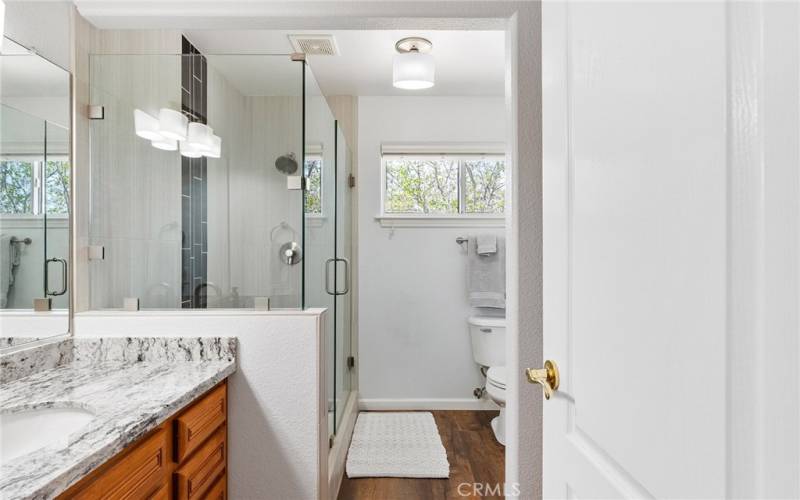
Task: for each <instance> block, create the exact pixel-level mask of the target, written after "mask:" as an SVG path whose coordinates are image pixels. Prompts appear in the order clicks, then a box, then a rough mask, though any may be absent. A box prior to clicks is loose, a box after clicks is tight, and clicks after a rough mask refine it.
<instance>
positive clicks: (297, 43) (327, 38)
mask: <svg viewBox="0 0 800 500" xmlns="http://www.w3.org/2000/svg"><path fill="white" fill-rule="evenodd" d="M289 41H290V42H292V47H293V48H294V51H295V52H301V53H303V54H306V55H308V56H338V55H339V48H338V47H336V40H335V39H334V38H333V35H289Z"/></svg>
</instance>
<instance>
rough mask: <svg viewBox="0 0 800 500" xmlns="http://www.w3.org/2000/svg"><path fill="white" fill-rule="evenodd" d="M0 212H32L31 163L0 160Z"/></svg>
mask: <svg viewBox="0 0 800 500" xmlns="http://www.w3.org/2000/svg"><path fill="white" fill-rule="evenodd" d="M0 213H4V214H32V213H33V163H31V162H27V161H20V160H2V161H0Z"/></svg>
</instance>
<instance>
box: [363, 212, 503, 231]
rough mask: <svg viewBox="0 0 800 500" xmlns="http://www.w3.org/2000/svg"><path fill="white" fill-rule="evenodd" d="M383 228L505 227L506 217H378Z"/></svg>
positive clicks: (377, 219)
mask: <svg viewBox="0 0 800 500" xmlns="http://www.w3.org/2000/svg"><path fill="white" fill-rule="evenodd" d="M375 220H376V221H378V222H379V223H380V225H381V227H387V228H392V229H394V228H396V227H505V225H506V219H505V217H504V216H502V215H501V216H482V215H452V216H447V215H377V216H375Z"/></svg>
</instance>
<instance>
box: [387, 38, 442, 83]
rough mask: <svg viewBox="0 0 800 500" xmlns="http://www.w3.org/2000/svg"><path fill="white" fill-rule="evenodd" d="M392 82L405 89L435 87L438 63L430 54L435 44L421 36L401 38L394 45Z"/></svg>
mask: <svg viewBox="0 0 800 500" xmlns="http://www.w3.org/2000/svg"><path fill="white" fill-rule="evenodd" d="M394 48H395V50H396V51H397V54H395V56H394V63H393V68H392V82H393V84H394V86H395V87H397V88H399V89H405V90H420V89H428V88H431V87H433V84H434V73H435V69H436V64H435V61H434V59H433V56H432V55H431V54H430V52H431V50H433V44H432V43H431V42H430V40H428V39H426V38H420V37H409V38H403V39H402V40H399V41H398V42H397V43H396V44H395V45H394Z"/></svg>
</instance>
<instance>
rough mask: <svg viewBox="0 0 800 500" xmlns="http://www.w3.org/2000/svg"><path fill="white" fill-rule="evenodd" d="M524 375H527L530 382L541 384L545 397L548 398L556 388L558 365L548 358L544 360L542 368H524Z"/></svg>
mask: <svg viewBox="0 0 800 500" xmlns="http://www.w3.org/2000/svg"><path fill="white" fill-rule="evenodd" d="M525 375H527V376H528V382H530V383H531V384H539V385H541V386H542V389H543V390H544V398H545V399H550V396H552V395H553V393H554V392H555V391H556V390H557V389H558V382H559V380H558V365H557V364H556V362H555V361H550V360H549V359H548V360H547V361H545V362H544V368H540V369H538V370H535V369H533V368H528V369H527V370H525Z"/></svg>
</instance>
